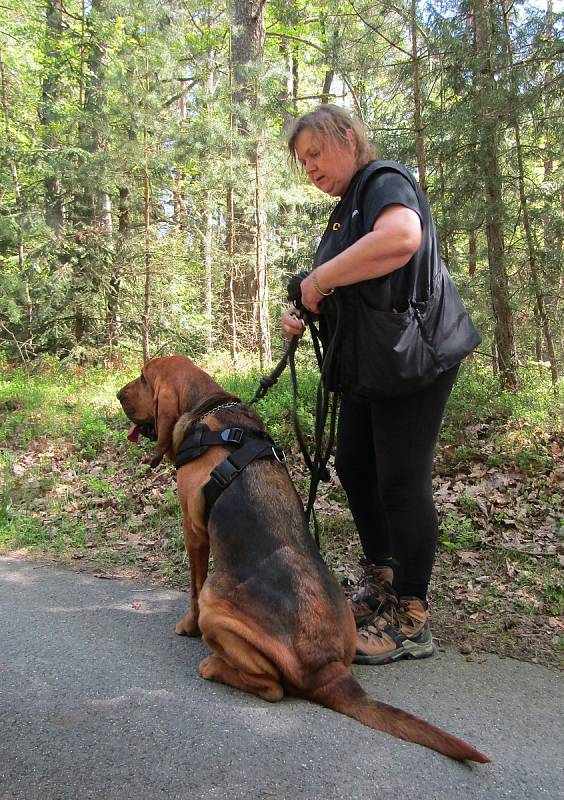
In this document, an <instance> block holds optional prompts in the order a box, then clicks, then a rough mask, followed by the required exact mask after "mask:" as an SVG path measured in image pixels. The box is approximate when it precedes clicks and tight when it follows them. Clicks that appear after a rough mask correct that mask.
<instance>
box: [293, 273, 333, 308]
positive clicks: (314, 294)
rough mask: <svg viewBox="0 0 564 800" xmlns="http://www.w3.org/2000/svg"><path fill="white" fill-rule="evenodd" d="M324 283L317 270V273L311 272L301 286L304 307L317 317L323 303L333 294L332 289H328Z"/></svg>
mask: <svg viewBox="0 0 564 800" xmlns="http://www.w3.org/2000/svg"><path fill="white" fill-rule="evenodd" d="M322 281H323V278H322V277H321V273H320V272H319V271H318V270H316V271H315V272H314V271H312V272H310V273H309V275H308V276H307V278H304V279H303V281H302V282H301V284H300V290H301V293H302V305H303V306H304V308H307V309H308V310H309V311H311V312H312V314H315V315H317V314H319V311H320V309H319V305H320V303H321V301H322V300H323V299H324V298H325V297H327V295H329V294H331V291H330V289H326V288H325V286H323V284H322Z"/></svg>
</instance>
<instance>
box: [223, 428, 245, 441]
mask: <svg viewBox="0 0 564 800" xmlns="http://www.w3.org/2000/svg"><path fill="white" fill-rule="evenodd" d="M244 435H245V432H244V431H243V428H226V429H225V430H224V431H221V434H220V436H221V438H222V439H223V441H224V442H225V444H234V445H240V444H241V442H242V441H243V436H244Z"/></svg>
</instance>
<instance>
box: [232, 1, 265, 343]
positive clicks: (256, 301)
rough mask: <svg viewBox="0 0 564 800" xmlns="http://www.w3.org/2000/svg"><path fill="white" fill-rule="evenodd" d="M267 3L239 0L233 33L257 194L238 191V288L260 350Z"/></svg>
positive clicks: (248, 338) (240, 121)
mask: <svg viewBox="0 0 564 800" xmlns="http://www.w3.org/2000/svg"><path fill="white" fill-rule="evenodd" d="M264 3H265V0H234V3H233V26H234V34H233V35H232V45H231V52H232V62H233V80H234V86H233V102H234V123H235V129H236V130H237V132H238V134H239V136H240V141H241V144H242V149H243V151H244V159H245V161H246V162H247V169H246V172H247V174H248V176H249V183H248V185H253V184H254V187H255V191H254V196H252V197H250V196H249V194H248V193H245V192H244V191H234V196H233V198H234V212H233V223H234V228H233V236H234V238H233V245H234V252H233V264H234V266H235V268H236V272H235V280H234V282H233V290H234V294H235V302H236V312H237V316H238V320H239V331H240V332H241V333H242V334H243V335H244V339H245V344H246V346H247V347H250V348H251V349H253V350H256V349H258V350H259V352H260V351H261V347H264V346H265V344H266V342H267V341H268V342H269V340H270V332H269V330H267V329H264V328H263V325H265V324H266V323H267V321H268V311H267V310H265V309H264V308H263V307H262V303H263V302H264V300H265V298H264V287H261V286H260V283H259V274H257V267H256V265H257V263H258V258H257V253H259V252H260V253H261V255H260V260H261V267H260V271H259V272H260V273H262V272H263V271H264V273H265V275H264V276H261V278H260V280H264V282H265V283H266V280H267V277H266V273H267V267H266V254H265V252H264V253H263V252H262V247H263V246H262V242H261V241H260V240H261V237H262V235H263V234H262V233H261V231H260V225H261V224H262V223H261V222H259V221H260V220H262V219H263V216H262V215H263V205H264V202H263V194H264V189H263V188H262V187H261V186H260V185H259V184H258V183H257V176H260V174H261V170H262V166H261V164H260V157H259V143H260V141H261V139H262V136H263V133H262V126H263V121H262V119H260V114H258V113H257V110H258V103H259V78H258V77H257V74H256V72H257V70H258V69H259V67H260V66H261V65H262V62H263V57H264V37H265V21H264ZM241 188H242V189H243V188H244V187H241ZM257 203H258V204H260V207H257ZM253 210H254V214H253ZM263 259H264V264H263ZM266 300H268V296H266ZM269 352H270V345H269V344H268V347H266V348H265V349H264V356H265V357H266V355H267V353H269Z"/></svg>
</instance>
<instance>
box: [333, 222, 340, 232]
mask: <svg viewBox="0 0 564 800" xmlns="http://www.w3.org/2000/svg"><path fill="white" fill-rule="evenodd" d="M340 227H341V223H340V222H334V223H333V230H334V231H338V230H339V228H340Z"/></svg>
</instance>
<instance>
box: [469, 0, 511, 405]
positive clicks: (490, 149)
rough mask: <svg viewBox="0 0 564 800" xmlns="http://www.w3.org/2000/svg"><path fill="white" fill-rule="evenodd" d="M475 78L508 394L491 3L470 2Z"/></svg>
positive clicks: (497, 331)
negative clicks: (476, 68)
mask: <svg viewBox="0 0 564 800" xmlns="http://www.w3.org/2000/svg"><path fill="white" fill-rule="evenodd" d="M472 2H473V10H474V31H475V37H476V54H477V56H478V62H479V73H478V74H477V75H476V89H477V93H476V106H475V108H476V118H475V124H476V127H477V130H478V141H479V145H478V158H479V163H480V167H481V172H482V180H483V183H484V196H485V212H486V213H485V216H486V238H487V243H488V263H489V270H490V294H491V301H492V310H493V316H494V336H495V344H496V351H497V359H498V367H499V375H500V378H501V382H502V385H503V386H504V387H506V388H508V389H515V388H516V387H517V366H516V355H515V336H514V330H513V312H512V309H511V305H510V302H509V288H508V280H507V268H506V262H505V242H504V232H503V199H502V177H501V170H500V166H499V158H498V150H499V123H498V115H499V109H498V108H496V106H495V98H496V83H495V77H494V66H493V63H492V61H493V39H492V36H493V34H492V18H491V14H493V13H497V12H496V9H495V7H494V6H493V3H492V0H472Z"/></svg>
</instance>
